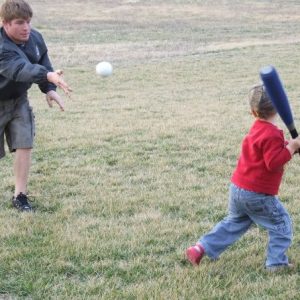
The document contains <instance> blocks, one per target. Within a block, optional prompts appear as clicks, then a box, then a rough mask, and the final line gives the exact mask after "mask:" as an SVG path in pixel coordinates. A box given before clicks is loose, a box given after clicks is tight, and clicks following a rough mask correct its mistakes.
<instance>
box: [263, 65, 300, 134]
mask: <svg viewBox="0 0 300 300" xmlns="http://www.w3.org/2000/svg"><path fill="white" fill-rule="evenodd" d="M260 77H261V79H262V81H263V83H264V87H265V89H266V92H267V94H268V95H269V97H270V99H271V101H272V103H273V105H274V107H275V108H276V110H277V112H278V114H279V116H280V117H281V119H282V121H283V122H284V123H285V125H286V126H287V128H288V129H289V131H290V132H291V135H296V134H297V135H296V136H298V133H297V131H296V129H295V125H294V119H293V115H292V112H291V108H290V105H289V101H288V98H287V95H286V93H285V91H284V88H283V84H282V82H281V80H280V78H279V76H278V73H277V71H276V69H275V68H274V67H273V66H266V67H263V68H262V69H261V70H260ZM292 132H293V134H292Z"/></svg>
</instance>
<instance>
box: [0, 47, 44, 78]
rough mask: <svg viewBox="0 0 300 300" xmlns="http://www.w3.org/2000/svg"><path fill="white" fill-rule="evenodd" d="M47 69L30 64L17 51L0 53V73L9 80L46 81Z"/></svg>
mask: <svg viewBox="0 0 300 300" xmlns="http://www.w3.org/2000/svg"><path fill="white" fill-rule="evenodd" d="M47 73H48V70H47V69H46V67H45V66H42V65H40V64H32V63H30V62H29V60H28V59H26V57H23V56H22V55H20V54H19V53H18V52H17V51H12V50H11V51H9V50H7V51H3V52H1V54H0V74H1V75H2V76H4V77H6V78H7V79H9V80H13V81H16V82H27V83H37V84H42V83H44V82H47Z"/></svg>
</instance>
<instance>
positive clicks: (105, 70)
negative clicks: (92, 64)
mask: <svg viewBox="0 0 300 300" xmlns="http://www.w3.org/2000/svg"><path fill="white" fill-rule="evenodd" d="M112 72H113V67H112V65H111V64H110V63H109V62H107V61H102V62H100V63H98V64H97V66H96V73H97V74H99V75H101V76H102V77H108V76H110V75H111V74H112Z"/></svg>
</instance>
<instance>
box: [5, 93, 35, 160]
mask: <svg viewBox="0 0 300 300" xmlns="http://www.w3.org/2000/svg"><path fill="white" fill-rule="evenodd" d="M34 134H35V123H34V114H33V112H32V107H31V106H30V105H29V102H28V98H27V96H26V95H24V96H22V97H20V98H17V99H10V100H5V101H0V158H2V157H3V156H5V147H4V136H5V138H6V142H7V145H8V148H9V151H10V152H14V151H16V149H23V148H24V149H31V148H32V147H33V140H34Z"/></svg>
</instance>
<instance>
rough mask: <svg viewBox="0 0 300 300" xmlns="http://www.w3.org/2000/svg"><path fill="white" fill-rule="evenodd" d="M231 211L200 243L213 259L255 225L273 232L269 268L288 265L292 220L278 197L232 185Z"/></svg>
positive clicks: (229, 208)
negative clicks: (287, 254) (287, 251)
mask: <svg viewBox="0 0 300 300" xmlns="http://www.w3.org/2000/svg"><path fill="white" fill-rule="evenodd" d="M228 211H229V212H228V216H227V217H226V218H224V219H223V220H222V221H221V222H219V223H218V224H217V225H216V226H215V227H214V228H213V229H212V231H210V232H209V233H208V234H206V235H204V236H203V237H201V238H200V240H199V243H200V244H201V245H202V246H203V247H204V249H205V253H206V254H207V255H208V256H209V257H210V258H212V259H217V258H218V257H219V256H220V254H221V253H222V252H223V251H224V250H225V249H226V248H227V247H228V246H230V245H232V244H233V243H234V242H235V241H237V240H238V239H239V238H240V237H241V236H242V235H243V234H244V233H245V232H246V231H247V230H248V229H249V227H250V226H251V225H252V224H253V223H255V224H257V225H260V226H262V227H263V228H265V229H266V230H267V231H268V233H269V243H268V249H267V259H266V266H267V267H271V266H277V265H286V264H288V258H287V256H286V254H285V252H286V250H287V249H288V247H289V246H290V245H291V241H292V234H293V233H292V221H291V218H290V216H289V214H288V212H287V211H286V209H285V208H284V207H283V205H282V203H281V202H280V200H279V199H278V198H277V197H276V196H271V195H266V194H258V193H254V192H250V191H247V190H244V189H242V188H239V187H237V186H235V185H234V184H231V186H230V193H229V207H228Z"/></svg>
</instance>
